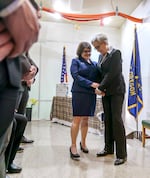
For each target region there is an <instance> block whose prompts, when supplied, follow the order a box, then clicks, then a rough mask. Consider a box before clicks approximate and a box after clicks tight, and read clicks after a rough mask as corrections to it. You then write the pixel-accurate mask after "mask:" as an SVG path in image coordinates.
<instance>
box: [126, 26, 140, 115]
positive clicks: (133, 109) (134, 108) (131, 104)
mask: <svg viewBox="0 0 150 178" xmlns="http://www.w3.org/2000/svg"><path fill="white" fill-rule="evenodd" d="M142 108H143V97H142V80H141V65H140V54H139V45H138V36H137V31H136V28H135V38H134V46H133V51H132V57H131V65H130V73H129V92H128V111H129V113H130V114H131V115H132V116H134V117H135V118H138V115H139V113H140V111H141V110H142Z"/></svg>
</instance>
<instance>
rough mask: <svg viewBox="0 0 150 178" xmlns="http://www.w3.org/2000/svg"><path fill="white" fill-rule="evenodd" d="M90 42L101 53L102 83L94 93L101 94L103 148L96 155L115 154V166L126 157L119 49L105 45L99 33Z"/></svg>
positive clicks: (121, 162)
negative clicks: (103, 131)
mask: <svg viewBox="0 0 150 178" xmlns="http://www.w3.org/2000/svg"><path fill="white" fill-rule="evenodd" d="M92 44H93V46H94V47H95V49H97V51H98V52H100V57H99V62H98V67H99V70H100V71H101V77H102V78H101V82H100V86H99V87H98V89H99V91H98V90H96V91H97V94H98V93H99V92H100V93H103V97H102V102H103V107H104V114H105V119H104V121H105V122H104V123H105V147H104V150H103V151H100V152H99V153H97V156H98V157H99V156H106V155H108V154H113V153H114V142H115V148H116V160H115V162H114V165H120V164H123V163H124V162H125V161H126V158H127V150H126V136H125V128H124V124H123V120H122V105H123V101H124V94H125V82H124V78H123V75H122V57H121V52H120V51H119V50H116V49H113V48H112V49H110V48H109V47H108V39H107V37H106V36H105V35H103V34H98V35H96V36H95V38H94V39H93V40H92Z"/></svg>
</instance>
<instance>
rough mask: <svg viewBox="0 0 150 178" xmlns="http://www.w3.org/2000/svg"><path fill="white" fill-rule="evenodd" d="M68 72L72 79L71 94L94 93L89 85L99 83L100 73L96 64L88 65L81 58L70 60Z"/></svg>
mask: <svg viewBox="0 0 150 178" xmlns="http://www.w3.org/2000/svg"><path fill="white" fill-rule="evenodd" d="M70 72H71V75H72V77H73V79H74V81H73V84H72V89H71V92H82V93H91V94H94V93H95V92H94V90H95V89H94V88H92V87H91V84H92V83H93V82H100V72H99V70H98V67H97V63H96V62H94V61H91V64H89V63H88V62H87V61H86V60H85V59H83V58H81V57H80V58H76V59H72V63H71V67H70Z"/></svg>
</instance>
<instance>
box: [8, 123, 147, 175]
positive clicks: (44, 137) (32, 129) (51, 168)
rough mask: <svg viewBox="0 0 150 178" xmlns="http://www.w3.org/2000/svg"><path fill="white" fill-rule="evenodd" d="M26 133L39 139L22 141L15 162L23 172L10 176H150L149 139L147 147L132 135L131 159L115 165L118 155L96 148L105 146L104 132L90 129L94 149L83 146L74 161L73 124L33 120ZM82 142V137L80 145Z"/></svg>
mask: <svg viewBox="0 0 150 178" xmlns="http://www.w3.org/2000/svg"><path fill="white" fill-rule="evenodd" d="M25 135H26V136H27V137H28V138H32V139H34V141H35V142H34V143H33V144H25V145H22V146H23V147H24V152H23V153H17V156H16V159H15V161H14V162H15V163H16V164H17V165H20V166H21V167H22V168H23V170H22V172H21V173H20V174H9V177H10V178H150V141H149V140H148V141H146V147H145V148H143V147H142V144H141V142H140V141H139V140H137V139H128V140H127V148H128V160H127V162H126V163H125V164H123V165H120V166H114V165H113V162H114V159H115V157H114V156H112V155H110V156H106V157H103V158H97V157H96V152H97V151H99V150H101V149H103V146H104V141H103V136H100V135H95V134H92V133H88V137H87V145H88V148H89V150H90V153H89V154H84V153H82V152H81V151H80V150H79V153H80V155H81V159H80V161H74V160H72V159H70V155H69V145H70V128H69V127H67V126H64V125H60V124H56V123H52V122H50V121H32V122H29V123H28V125H27V129H26V134H25ZM79 137H80V135H79ZM79 142H80V138H78V145H79ZM78 148H79V146H78Z"/></svg>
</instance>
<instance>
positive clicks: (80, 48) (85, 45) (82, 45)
mask: <svg viewBox="0 0 150 178" xmlns="http://www.w3.org/2000/svg"><path fill="white" fill-rule="evenodd" d="M85 48H88V49H89V50H91V45H90V43H88V42H81V43H79V45H78V48H77V52H76V54H77V56H78V57H79V56H81V54H82V53H83V50H84V49H85Z"/></svg>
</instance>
